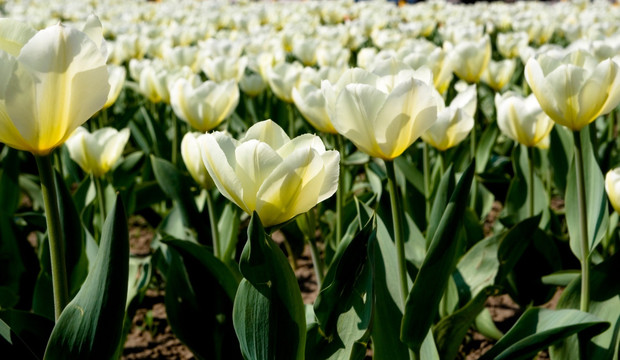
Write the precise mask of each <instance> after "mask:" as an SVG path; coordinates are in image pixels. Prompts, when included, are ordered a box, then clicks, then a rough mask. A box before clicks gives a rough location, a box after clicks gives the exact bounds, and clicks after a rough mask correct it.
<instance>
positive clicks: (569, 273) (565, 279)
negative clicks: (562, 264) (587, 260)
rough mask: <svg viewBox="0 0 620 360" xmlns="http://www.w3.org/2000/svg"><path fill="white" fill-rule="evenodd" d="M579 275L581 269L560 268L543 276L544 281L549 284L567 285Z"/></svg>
mask: <svg viewBox="0 0 620 360" xmlns="http://www.w3.org/2000/svg"><path fill="white" fill-rule="evenodd" d="M579 275H580V272H579V270H560V271H556V272H554V273H553V274H549V275H547V276H543V277H542V282H543V284H547V285H555V286H563V287H566V286H568V284H570V283H571V282H573V281H574V280H575V279H577V278H578V277H579Z"/></svg>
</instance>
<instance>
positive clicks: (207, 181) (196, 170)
mask: <svg viewBox="0 0 620 360" xmlns="http://www.w3.org/2000/svg"><path fill="white" fill-rule="evenodd" d="M200 135H202V133H187V134H185V136H183V140H182V141H181V157H183V162H184V163H185V167H186V168H187V171H188V172H189V174H190V175H191V176H192V178H193V179H194V181H196V183H197V184H198V185H200V186H201V187H202V188H204V189H207V190H209V189H211V188H213V186H215V184H214V183H213V179H211V176H210V175H209V173H208V172H207V168H206V167H205V164H204V163H203V162H202V155H200V146H199V145H198V137H199V136H200Z"/></svg>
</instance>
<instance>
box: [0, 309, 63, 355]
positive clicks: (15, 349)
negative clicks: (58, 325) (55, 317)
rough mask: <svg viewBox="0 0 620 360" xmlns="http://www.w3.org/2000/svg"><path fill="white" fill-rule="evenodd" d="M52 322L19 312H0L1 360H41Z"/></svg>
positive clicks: (28, 313) (52, 325) (38, 316)
mask: <svg viewBox="0 0 620 360" xmlns="http://www.w3.org/2000/svg"><path fill="white" fill-rule="evenodd" d="M53 327H54V322H53V321H52V320H50V319H48V318H46V317H43V316H40V315H37V314H33V313H31V312H28V311H21V310H0V354H2V355H1V357H2V358H3V359H19V360H22V359H23V360H26V359H37V360H38V359H41V358H42V357H43V353H44V352H45V344H46V343H47V339H48V338H49V336H50V333H51V332H52V328H53Z"/></svg>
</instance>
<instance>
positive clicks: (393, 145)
mask: <svg viewBox="0 0 620 360" xmlns="http://www.w3.org/2000/svg"><path fill="white" fill-rule="evenodd" d="M375 69H384V67H382V66H377V67H376V68H375ZM426 70H427V72H428V74H429V75H428V76H427V79H426V80H427V81H423V80H420V79H419V78H416V77H415V73H414V71H413V70H411V69H409V71H407V70H399V71H395V72H394V73H391V74H381V75H378V74H375V73H371V72H368V71H366V70H364V69H360V68H355V69H351V70H348V71H347V72H345V73H344V74H343V75H342V77H341V78H340V80H339V81H338V83H340V84H338V83H337V84H336V86H335V89H324V91H327V92H328V93H329V92H331V93H333V94H334V95H332V96H331V97H335V99H336V100H335V102H333V104H332V106H329V105H328V111H331V112H332V114H333V115H332V116H331V120H332V124H333V125H334V128H335V129H336V130H337V131H338V132H339V133H340V134H341V135H343V136H344V137H346V138H348V139H349V140H351V141H352V142H353V143H354V144H355V146H357V148H358V149H360V150H362V151H363V152H365V153H366V154H368V155H370V156H374V157H377V158H381V159H384V160H393V159H395V158H396V157H398V156H399V155H400V154H402V153H403V152H404V151H405V150H407V148H408V147H409V146H411V144H413V142H414V141H415V140H416V139H418V138H419V137H420V136H421V135H422V134H423V133H424V132H425V131H426V130H427V129H428V128H430V127H431V126H432V125H433V123H434V122H435V120H436V119H437V98H438V96H439V94H438V93H437V90H435V88H434V87H433V85H432V80H431V79H432V76H431V75H430V74H431V73H430V70H428V69H426ZM429 81H431V82H430V84H429ZM343 84H346V85H343ZM322 85H323V87H326V86H329V84H327V83H325V82H324V83H323V84H322ZM337 92H339V94H337V96H336V93H337ZM326 98H327V97H326Z"/></svg>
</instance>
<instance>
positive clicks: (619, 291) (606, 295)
mask: <svg viewBox="0 0 620 360" xmlns="http://www.w3.org/2000/svg"><path fill="white" fill-rule="evenodd" d="M619 272H620V255H619V254H618V253H616V254H615V255H614V256H612V257H611V258H609V259H607V260H606V261H605V262H603V263H601V264H599V265H597V266H595V267H594V268H592V269H591V271H590V308H589V310H588V312H589V313H590V314H592V315H594V316H596V317H597V318H599V319H601V320H605V321H608V322H610V323H611V327H609V329H607V331H605V332H604V333H602V334H600V335H598V336H595V337H593V338H592V339H591V341H588V342H584V345H580V342H579V340H578V339H577V337H575V336H571V337H569V338H566V339H565V340H563V341H562V342H560V343H558V344H557V345H556V346H553V347H552V348H551V349H550V354H551V358H552V359H565V358H567V356H569V355H570V354H577V353H579V352H585V353H584V357H583V358H584V359H597V360H598V359H601V360H607V359H608V360H611V359H617V358H618V354H619V351H618V346H619V343H618V339H619V338H620V283H618V273H619ZM580 298H581V276H579V275H577V278H576V279H575V280H574V281H573V282H571V283H570V284H569V285H568V286H567V287H566V289H565V290H564V292H563V293H562V296H561V297H560V301H559V302H558V305H557V307H558V308H560V309H576V308H579V303H580ZM584 347H585V348H584Z"/></svg>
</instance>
